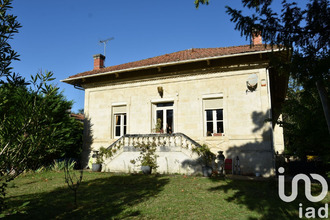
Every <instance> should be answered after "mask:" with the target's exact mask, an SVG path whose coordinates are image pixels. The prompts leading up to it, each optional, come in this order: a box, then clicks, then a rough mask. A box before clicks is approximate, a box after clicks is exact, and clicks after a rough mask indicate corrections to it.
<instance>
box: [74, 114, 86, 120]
mask: <svg viewBox="0 0 330 220" xmlns="http://www.w3.org/2000/svg"><path fill="white" fill-rule="evenodd" d="M70 116H71V117H73V118H75V119H76V120H79V121H84V119H85V116H84V115H83V114H80V113H79V114H74V113H71V114H70Z"/></svg>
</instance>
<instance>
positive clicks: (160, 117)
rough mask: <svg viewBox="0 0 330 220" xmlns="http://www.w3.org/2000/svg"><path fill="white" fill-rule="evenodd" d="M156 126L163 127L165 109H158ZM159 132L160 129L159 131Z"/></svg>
mask: <svg viewBox="0 0 330 220" xmlns="http://www.w3.org/2000/svg"><path fill="white" fill-rule="evenodd" d="M156 119H157V121H156V126H160V127H156V129H160V130H162V129H163V110H157V112H156ZM157 132H159V131H157Z"/></svg>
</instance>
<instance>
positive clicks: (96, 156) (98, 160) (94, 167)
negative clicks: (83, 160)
mask: <svg viewBox="0 0 330 220" xmlns="http://www.w3.org/2000/svg"><path fill="white" fill-rule="evenodd" d="M92 158H94V161H95V162H93V163H92V171H93V172H99V171H101V167H102V159H101V157H100V155H99V151H97V150H95V151H93V156H92Z"/></svg>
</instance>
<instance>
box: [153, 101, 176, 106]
mask: <svg viewBox="0 0 330 220" xmlns="http://www.w3.org/2000/svg"><path fill="white" fill-rule="evenodd" d="M156 106H157V107H167V106H173V102H164V103H158V104H156Z"/></svg>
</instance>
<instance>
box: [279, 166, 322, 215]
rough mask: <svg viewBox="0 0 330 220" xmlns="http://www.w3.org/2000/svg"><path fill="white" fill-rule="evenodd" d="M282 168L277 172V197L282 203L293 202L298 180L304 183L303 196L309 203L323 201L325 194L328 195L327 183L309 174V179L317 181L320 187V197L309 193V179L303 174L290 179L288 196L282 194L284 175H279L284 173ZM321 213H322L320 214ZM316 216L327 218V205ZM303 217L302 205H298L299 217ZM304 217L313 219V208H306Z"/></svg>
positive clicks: (317, 176) (315, 175)
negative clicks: (289, 193) (290, 190)
mask: <svg viewBox="0 0 330 220" xmlns="http://www.w3.org/2000/svg"><path fill="white" fill-rule="evenodd" d="M284 171H285V170H284V168H283V167H280V168H279V169H278V172H279V173H280V175H279V177H278V195H279V196H280V198H281V199H282V200H283V201H284V202H292V201H293V200H295V199H296V198H297V196H298V181H299V180H303V181H304V182H305V196H306V198H307V199H308V200H309V201H311V202H319V201H321V200H322V199H324V197H326V195H327V193H328V184H327V181H326V180H325V179H324V178H323V177H322V176H320V175H318V174H314V173H313V174H310V175H311V177H312V178H313V179H315V180H317V181H319V182H320V183H321V185H322V192H321V194H320V195H318V196H312V193H311V180H310V179H309V177H308V176H307V175H305V174H298V175H296V176H294V177H293V179H292V183H291V188H292V193H291V195H290V196H286V195H285V192H284V175H281V174H283V173H284ZM322 211H323V213H322ZM317 214H318V216H319V217H320V218H327V217H328V204H325V207H324V208H323V207H321V208H320V209H319V210H318V213H317ZM302 216H303V208H302V204H301V203H300V204H299V217H300V218H302ZM305 217H306V218H315V209H314V208H313V207H307V208H306V212H305Z"/></svg>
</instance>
